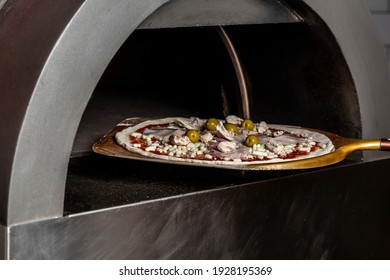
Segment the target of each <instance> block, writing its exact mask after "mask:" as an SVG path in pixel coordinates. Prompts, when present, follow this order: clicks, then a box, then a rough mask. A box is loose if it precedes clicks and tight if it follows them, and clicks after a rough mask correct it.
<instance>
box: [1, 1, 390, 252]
mask: <svg viewBox="0 0 390 280" xmlns="http://www.w3.org/2000/svg"><path fill="white" fill-rule="evenodd" d="M325 2H326V3H325ZM0 46H1V47H0V65H1V67H0V124H1V125H0V140H1V145H0V159H1V160H0V162H1V163H0V240H1V241H0V258H4V259H369V258H374V259H380V258H388V257H389V256H390V254H389V252H390V250H389V249H390V240H389V238H388V236H389V233H390V224H389V223H388V220H389V213H390V211H389V210H390V206H389V205H390V204H389V203H388V201H389V199H390V190H389V188H388V185H389V182H390V180H389V178H388V176H387V170H388V168H389V166H390V154H389V153H386V152H380V151H370V152H355V153H353V154H351V155H350V156H349V157H348V158H347V159H345V160H344V161H342V162H341V163H339V164H336V165H332V166H327V167H321V168H313V169H305V170H274V171H272V170H268V171H264V170H234V169H222V168H221V169H220V168H209V167H202V166H189V165H185V166H182V165H178V164H162V163H157V162H143V161H134V160H128V159H123V158H117V157H108V156H102V155H97V154H94V153H93V152H92V149H91V146H92V145H93V144H94V143H95V142H96V141H98V140H99V139H100V138H101V137H102V136H103V135H105V134H106V133H108V132H109V131H110V130H111V129H112V128H113V127H115V125H116V124H118V123H119V122H121V121H122V120H124V119H125V118H128V117H146V118H154V117H157V118H158V117H175V116H183V117H191V116H196V117H201V118H210V117H218V118H223V117H224V116H226V115H230V114H234V115H237V116H240V117H245V118H251V119H253V120H255V121H266V122H267V123H273V124H289V125H298V126H303V127H310V128H315V129H320V130H324V131H329V132H332V133H336V134H339V135H341V136H344V137H350V138H363V139H371V138H382V137H390V123H389V121H388V120H389V118H390V111H389V110H388V106H389V105H390V76H389V71H388V68H387V63H386V59H385V52H384V50H383V47H382V45H381V43H380V41H379V39H378V35H377V32H376V31H375V28H374V25H373V22H372V20H371V17H370V15H369V12H368V9H367V7H366V6H365V5H364V4H363V3H362V2H361V1H356V0H354V1H347V0H343V1H340V0H329V1H322V0H284V1H280V0H207V1H206V0H171V1H167V0H132V1H127V0H113V1H103V0H71V1H50V0H39V1H38V0H32V1H20V0H13V1H10V0H5V1H0Z"/></svg>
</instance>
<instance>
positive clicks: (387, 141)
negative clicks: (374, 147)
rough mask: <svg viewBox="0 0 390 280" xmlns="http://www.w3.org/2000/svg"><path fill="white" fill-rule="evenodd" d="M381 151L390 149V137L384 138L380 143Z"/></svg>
mask: <svg viewBox="0 0 390 280" xmlns="http://www.w3.org/2000/svg"><path fill="white" fill-rule="evenodd" d="M380 149H381V151H390V138H382V139H381V144H380Z"/></svg>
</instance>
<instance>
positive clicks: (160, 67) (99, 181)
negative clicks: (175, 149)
mask: <svg viewBox="0 0 390 280" xmlns="http://www.w3.org/2000/svg"><path fill="white" fill-rule="evenodd" d="M156 14H158V12H157V13H156ZM151 18H153V15H152V16H151ZM298 19H299V20H297V19H296V18H295V20H290V21H289V22H288V21H284V22H278V23H275V22H265V23H261V24H259V23H253V24H228V25H207V24H205V25H204V26H176V25H177V21H174V23H175V24H173V23H172V22H169V23H166V22H164V21H163V22H162V23H161V22H160V21H159V20H158V18H157V19H155V20H152V19H150V18H148V19H147V20H145V22H144V23H143V24H141V25H140V27H139V28H138V29H137V30H135V31H134V32H133V33H132V34H131V35H130V37H129V38H128V39H127V40H126V42H125V43H124V44H123V45H122V47H121V49H120V50H119V51H118V52H117V54H116V55H115V57H114V58H113V59H112V61H111V62H110V64H109V65H108V67H107V68H106V71H105V72H104V74H103V76H102V77H101V79H100V81H99V83H98V85H97V87H96V89H95V91H94V93H93V96H92V98H91V100H90V102H89V104H88V106H87V108H86V110H85V112H84V115H83V118H82V120H81V122H80V126H79V129H78V133H77V134H76V138H75V142H74V145H73V150H72V155H71V160H70V164H69V168H68V169H69V172H68V178H67V187H66V199H65V213H74V212H82V211H85V210H91V209H92V210H93V209H98V208H99V207H103V206H105V207H108V206H115V205H118V204H119V205H120V204H122V203H124V202H125V201H131V202H139V201H143V200H145V199H146V200H149V199H152V198H153V197H159V196H161V197H165V196H171V195H177V194H184V193H189V192H192V191H194V190H207V189H209V190H210V189H215V188H221V187H226V186H229V185H231V184H243V183H249V182H253V181H259V180H260V181H262V180H268V179H271V178H275V177H280V176H282V177H283V176H290V175H292V174H296V173H299V172H303V171H275V172H268V173H267V174H265V173H256V172H250V171H246V172H242V171H232V170H230V171H222V170H215V169H212V170H206V168H199V167H188V166H177V165H161V164H158V163H148V162H146V163H145V162H139V161H135V162H134V161H131V160H129V161H126V160H123V159H108V158H104V157H103V158H102V157H99V156H95V155H92V152H91V146H92V145H93V144H94V143H95V142H96V141H98V140H99V139H100V138H101V137H102V136H103V135H104V134H106V133H107V132H109V131H110V130H111V129H112V128H113V127H114V126H115V125H116V124H118V123H119V122H121V121H122V120H124V119H126V118H129V117H146V118H154V117H157V118H160V117H176V116H180V117H194V116H195V117H201V118H209V117H217V118H223V117H225V116H227V115H231V114H234V115H238V116H240V117H244V118H251V119H253V120H255V121H266V122H268V123H276V124H288V125H298V126H304V127H312V128H317V129H323V130H326V131H332V132H335V133H338V134H341V135H344V136H347V137H359V135H360V134H361V132H360V120H359V106H358V103H357V99H356V96H355V95H354V94H351V93H353V92H355V89H354V83H353V81H352V78H351V76H350V73H349V70H348V66H347V64H346V62H345V59H344V57H343V56H342V54H341V52H340V51H339V47H338V46H337V43H336V42H335V40H334V38H333V36H332V35H331V33H330V31H329V29H328V28H327V27H326V25H325V24H324V23H323V22H322V21H321V20H319V19H316V20H314V21H312V19H311V18H308V19H307V21H308V22H305V21H304V20H302V19H300V18H298ZM178 21H179V22H180V20H178ZM156 22H157V23H158V24H160V25H159V26H153V25H152V24H157V23H156ZM309 23H310V24H309ZM161 25H162V26H161ZM145 26H146V27H147V28H145ZM319 65H320V67H319ZM335 89H337V90H335ZM335 100H337V104H335ZM335 107H337V109H335ZM359 160H360V155H359V153H356V154H354V155H353V156H352V157H351V158H350V159H348V160H347V161H345V162H344V163H348V162H350V161H353V162H357V161H359ZM125 170H129V174H125V173H127V172H126V171H125ZM119 173H124V174H122V175H119ZM101 174H104V175H103V176H101ZM166 174H169V175H166ZM129 176H130V177H131V180H130V179H129ZM80 178H85V179H84V180H82V181H83V184H84V187H83V188H84V190H91V189H92V190H93V191H83V192H81V193H80V188H79V180H80ZM168 178H169V179H168ZM217 178H218V179H217ZM129 180H130V181H131V184H130V185H129V183H128V182H129ZM107 181H110V182H111V183H112V184H114V186H115V187H114V188H116V189H117V191H118V192H119V193H122V195H120V196H113V197H116V198H115V199H114V198H113V199H109V200H105V201H106V202H105V203H104V202H103V201H100V202H96V203H95V204H94V203H92V202H91V201H93V200H94V199H93V198H92V199H91V195H92V194H95V195H92V197H93V196H96V197H98V196H99V195H98V194H99V193H100V192H103V190H104V189H106V182H107ZM88 186H89V187H88ZM150 186H152V187H150ZM99 189H101V190H100V191H99ZM86 193H88V194H86ZM87 198H88V199H87ZM74 201H88V203H74ZM75 205H77V206H75ZM91 205H95V206H91ZM91 207H92V208H91Z"/></svg>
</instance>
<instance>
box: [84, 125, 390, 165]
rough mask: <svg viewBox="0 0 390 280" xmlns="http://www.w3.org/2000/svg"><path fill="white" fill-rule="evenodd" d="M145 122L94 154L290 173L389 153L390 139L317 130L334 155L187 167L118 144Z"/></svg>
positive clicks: (102, 143) (107, 140)
mask: <svg viewBox="0 0 390 280" xmlns="http://www.w3.org/2000/svg"><path fill="white" fill-rule="evenodd" d="M143 120H145V119H131V120H130V119H129V120H125V121H124V122H121V123H120V124H118V125H117V126H116V127H115V128H114V129H113V130H111V131H110V132H109V133H108V134H106V135H105V136H103V137H102V138H101V139H100V140H99V141H98V142H96V143H95V144H94V145H93V146H92V150H93V151H94V152H95V153H98V154H101V155H106V156H112V157H120V158H127V159H134V160H143V161H152V162H158V163H170V164H180V165H192V166H202V167H216V168H226V169H240V170H291V169H309V168H317V167H323V166H328V165H332V164H336V163H339V162H341V161H343V160H344V159H345V158H346V157H347V156H348V155H349V154H351V153H352V152H354V151H363V150H378V151H390V139H389V138H387V139H372V140H364V139H354V138H344V137H342V136H339V135H337V134H333V133H330V132H327V131H321V130H317V129H310V128H305V129H307V130H310V131H314V132H318V133H321V134H324V135H325V136H327V137H328V138H329V139H330V140H331V141H332V143H333V145H334V147H335V150H334V151H333V152H331V153H328V154H325V155H321V156H316V157H312V158H305V159H296V160H291V161H286V162H275V163H267V162H266V161H265V162H264V163H259V164H251V163H248V164H245V165H221V164H197V163H186V162H179V161H174V160H163V159H156V158H149V157H146V156H143V155H139V154H136V153H132V152H130V151H128V150H126V149H125V148H123V147H122V146H120V145H119V144H117V143H116V141H115V134H116V133H117V132H119V131H121V130H123V129H125V128H127V127H129V126H133V125H135V124H137V123H140V122H142V121H143Z"/></svg>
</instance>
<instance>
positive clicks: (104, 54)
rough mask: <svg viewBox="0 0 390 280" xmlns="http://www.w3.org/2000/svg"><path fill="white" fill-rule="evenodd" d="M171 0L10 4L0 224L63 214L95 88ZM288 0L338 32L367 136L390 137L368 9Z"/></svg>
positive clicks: (379, 53) (385, 73)
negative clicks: (72, 159) (73, 157)
mask: <svg viewBox="0 0 390 280" xmlns="http://www.w3.org/2000/svg"><path fill="white" fill-rule="evenodd" d="M165 2H166V1H163V0H146V1H145V0H142V1H141V0H133V1H127V0H121V1H120V0H115V1H109V2H108V1H103V0H86V1H81V0H78V1H76V0H73V1H66V2H63V1H49V0H41V1H28V2H26V1H14V2H13V3H14V6H12V9H10V10H9V11H8V13H7V14H6V16H5V17H4V18H2V22H1V27H0V39H1V40H0V44H1V48H0V61H1V65H2V67H1V68H0V81H1V85H0V90H1V95H0V104H1V110H0V129H1V130H0V141H1V143H2V145H1V147H0V161H1V168H0V186H1V188H0V205H1V206H0V207H1V208H0V221H1V222H2V223H4V224H6V225H16V224H19V223H24V222H27V221H37V220H43V219H48V218H55V217H60V216H62V214H63V213H62V208H63V203H64V188H65V180H66V174H67V164H68V161H69V156H70V152H71V146H72V142H73V139H74V136H75V133H76V130H77V127H78V124H79V121H80V118H81V115H82V113H83V111H84V108H85V106H86V104H87V102H88V100H89V98H90V96H91V94H92V91H93V89H94V87H95V86H96V83H97V81H98V79H99V77H100V76H101V74H102V72H103V71H104V68H105V66H106V65H107V64H108V62H109V61H110V59H111V58H112V56H113V54H114V53H115V52H116V51H117V50H118V49H119V47H120V45H121V44H122V43H123V41H124V40H125V39H126V38H127V37H128V36H129V35H130V34H131V33H132V31H133V30H134V29H135V28H136V27H137V26H138V25H139V23H140V22H142V21H143V20H144V19H145V18H146V17H147V16H148V15H150V14H151V13H152V12H153V11H155V10H156V9H157V8H158V7H160V6H161V5H162V4H164V3H165ZM286 2H287V3H289V4H291V6H292V7H293V8H294V9H295V7H297V6H298V4H300V3H304V4H307V5H308V6H309V7H310V8H311V9H313V11H314V12H315V13H317V14H318V15H319V16H320V17H321V18H322V19H323V20H324V21H325V22H326V23H327V25H328V26H329V28H330V29H331V31H332V32H333V33H334V36H335V37H336V39H337V42H338V43H339V44H340V47H341V51H342V52H343V54H344V56H345V58H346V60H347V63H348V64H349V66H350V71H351V74H352V77H353V79H354V81H355V84H356V89H357V95H358V98H359V104H360V110H361V118H362V123H363V128H362V129H363V137H364V138H379V137H382V136H383V135H390V123H389V122H388V121H386V120H388V119H389V117H390V116H389V114H390V112H389V110H388V104H389V89H390V80H389V70H388V68H387V64H386V62H385V61H386V60H385V59H384V58H385V54H384V51H383V46H382V44H381V42H380V40H379V35H378V33H377V31H376V29H375V26H374V23H373V22H372V19H371V18H370V16H369V12H368V10H367V7H366V6H365V5H363V3H362V2H361V1H356V0H345V1H338V0H330V1H322V0H305V1H293V0H291V1H286ZM64 3H66V4H64ZM5 6H6V5H5ZM5 6H3V7H5ZM35 12H36V13H35ZM43 15H44V16H43ZM54 19H55V20H54ZM20 22H22V23H24V24H18V23H20ZM48 29H49V30H48ZM26 65H28V67H26ZM15 104H18V106H15ZM372 158H375V156H374V157H372Z"/></svg>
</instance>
